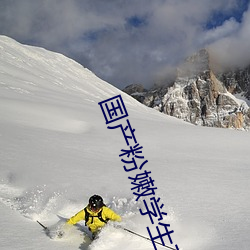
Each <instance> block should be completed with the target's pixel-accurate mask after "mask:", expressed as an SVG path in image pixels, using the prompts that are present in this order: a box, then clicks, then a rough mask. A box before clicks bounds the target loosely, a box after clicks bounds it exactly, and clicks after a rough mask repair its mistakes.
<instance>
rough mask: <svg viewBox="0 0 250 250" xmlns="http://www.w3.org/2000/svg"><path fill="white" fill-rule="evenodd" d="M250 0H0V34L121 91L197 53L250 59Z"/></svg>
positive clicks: (161, 75)
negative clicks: (208, 50) (59, 56)
mask: <svg viewBox="0 0 250 250" xmlns="http://www.w3.org/2000/svg"><path fill="white" fill-rule="evenodd" d="M249 1H250V0H0V34H2V35H7V36H9V37H12V38H14V39H16V40H17V41H19V42H22V43H25V44H30V45H36V46H41V47H44V48H47V49H49V50H52V51H57V52H61V53H63V54H65V55H66V56H69V57H70V58H73V59H75V60H76V61H78V62H80V63H81V64H82V65H83V66H84V67H87V68H89V69H90V70H91V71H93V72H94V73H95V74H96V75H98V76H99V77H100V78H102V79H104V80H106V81H108V82H110V83H111V84H113V85H115V86H117V87H119V88H124V87H125V86H126V85H128V84H131V83H142V84H144V85H145V86H147V87H148V86H149V85H150V84H152V83H153V82H156V81H160V80H161V79H164V77H166V74H167V72H168V71H169V69H171V68H173V67H174V66H176V65H177V64H178V63H179V62H180V61H181V60H183V59H184V58H186V57H187V56H189V55H191V54H192V53H194V52H195V51H197V50H199V49H201V48H204V47H208V46H210V47H212V48H213V51H214V52H216V54H217V56H218V59H219V60H222V61H223V62H224V63H228V62H231V63H232V62H233V63H236V62H237V63H239V62H240V63H249V62H250V7H249V8H248V5H249Z"/></svg>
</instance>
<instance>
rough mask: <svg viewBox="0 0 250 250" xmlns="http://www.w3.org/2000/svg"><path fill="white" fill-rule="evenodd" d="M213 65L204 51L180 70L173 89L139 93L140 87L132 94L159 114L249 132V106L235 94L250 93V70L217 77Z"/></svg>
mask: <svg viewBox="0 0 250 250" xmlns="http://www.w3.org/2000/svg"><path fill="white" fill-rule="evenodd" d="M210 64H211V60H210V55H209V52H208V50H206V49H202V50H200V51H198V52H197V53H195V54H194V55H192V56H190V57H188V58H187V59H186V60H185V61H184V62H183V64H181V65H180V66H179V67H178V69H177V76H176V79H175V81H174V82H173V84H171V86H169V85H168V86H164V85H163V86H161V87H154V88H152V89H150V90H149V91H146V90H145V89H143V91H142V87H140V90H141V91H138V86H137V91H136V92H133V91H132V92H130V95H132V96H133V97H135V98H136V99H137V100H138V101H140V102H142V103H143V104H145V105H147V106H149V107H152V108H155V109H157V110H159V111H160V112H163V113H165V114H167V115H171V116H175V117H177V118H180V119H183V120H185V121H187V122H191V123H193V124H196V125H202V126H211V127H223V128H236V129H248V128H249V127H250V109H249V106H248V105H247V103H246V102H245V101H244V100H241V99H238V98H236V97H235V96H234V95H233V94H235V93H242V94H245V96H247V93H250V91H247V89H248V87H249V85H250V83H249V82H250V81H249V80H250V77H249V76H250V74H249V71H247V70H241V71H239V72H235V71H234V72H232V71H231V72H226V73H225V72H224V73H220V74H217V73H214V71H213V70H212V68H213V67H212V65H210ZM249 70H250V67H249ZM130 89H131V87H130ZM126 92H127V91H126ZM127 93H128V92H127ZM249 96H250V94H249Z"/></svg>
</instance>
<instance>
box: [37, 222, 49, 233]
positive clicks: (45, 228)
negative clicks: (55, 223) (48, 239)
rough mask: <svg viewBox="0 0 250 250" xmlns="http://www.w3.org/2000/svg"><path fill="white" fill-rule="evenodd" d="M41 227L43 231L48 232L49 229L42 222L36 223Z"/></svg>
mask: <svg viewBox="0 0 250 250" xmlns="http://www.w3.org/2000/svg"><path fill="white" fill-rule="evenodd" d="M36 222H37V223H38V224H39V225H40V226H42V227H43V229H44V230H45V231H46V230H48V228H47V227H45V226H44V225H43V224H42V223H41V222H40V221H38V220H37V221H36Z"/></svg>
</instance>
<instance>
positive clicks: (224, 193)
mask: <svg viewBox="0 0 250 250" xmlns="http://www.w3.org/2000/svg"><path fill="white" fill-rule="evenodd" d="M117 94H122V97H123V100H124V102H125V105H126V108H127V110H128V113H129V120H130V122H131V124H132V126H133V127H134V128H135V129H136V132H135V133H136V138H137V139H138V141H139V143H140V145H142V146H143V155H144V156H145V158H146V159H147V160H148V161H149V162H148V164H147V169H148V170H150V171H152V175H153V177H154V180H155V185H156V186H157V188H158V189H157V191H156V192H157V195H158V196H159V197H161V199H162V201H163V202H164V204H165V207H164V211H166V212H168V216H166V218H164V221H167V222H169V223H170V224H171V229H172V230H174V231H175V232H174V234H172V239H173V241H174V243H175V244H178V246H179V248H180V249H183V250H196V249H197V250H198V249H199V250H200V249H202V250H213V249H220V250H230V249H232V250H234V249H242V250H248V249H249V248H250V239H249V233H250V229H249V226H250V219H249V210H250V201H249V195H250V168H249V159H250V156H249V143H250V135H249V133H248V132H243V131H234V130H223V129H214V128H204V127H196V126H192V125H190V124H187V123H184V122H181V121H180V120H177V119H174V118H172V117H168V116H165V115H163V114H160V113H158V112H157V111H155V110H152V109H149V108H147V107H145V106H142V105H141V104H140V103H138V102H136V101H135V100H134V99H133V98H131V97H129V96H127V95H126V94H124V93H122V92H120V91H119V90H118V89H116V88H114V87H113V86H111V85H110V84H108V83H106V82H104V81H102V80H101V79H99V78H98V77H96V76H95V75H94V74H93V73H92V72H90V71H89V70H87V69H85V68H83V67H82V66H81V65H79V64H77V63H76V62H74V61H72V60H70V59H68V58H66V57H64V56H63V55H60V54H56V53H53V52H49V51H46V50H44V49H42V48H36V47H30V46H24V45H21V44H19V43H17V42H16V41H14V40H12V39H10V38H8V37H4V36H0V158H1V162H0V211H1V215H2V218H1V224H0V229H1V234H0V249H60V250H62V249H68V250H69V249H83V250H84V249H89V250H97V249H98V250H104V249H109V250H112V249H116V250H117V249H121V250H131V249H134V250H139V249H143V250H149V249H153V246H152V244H151V242H148V241H146V240H144V239H140V238H139V237H136V236H134V235H131V234H129V233H127V232H125V231H123V230H121V229H115V228H114V227H113V226H112V225H108V226H107V227H106V228H105V229H104V230H103V231H102V233H101V235H100V238H99V239H97V240H96V241H95V242H93V243H91V242H90V241H89V239H88V237H86V236H84V235H83V232H82V231H83V229H82V228H84V227H79V226H75V227H72V228H71V229H69V230H68V231H67V233H66V235H65V237H64V238H63V239H50V238H49V237H47V236H46V235H45V234H44V232H43V230H42V228H41V227H40V226H39V225H38V224H37V223H36V220H40V221H42V222H44V223H45V224H46V225H48V226H50V227H52V228H53V227H54V225H56V223H61V222H60V221H59V218H58V216H57V215H59V216H62V217H65V218H68V217H70V216H72V215H73V214H75V213H76V212H78V211H79V210H80V209H82V208H83V207H84V206H85V205H86V204H87V201H88V198H89V196H90V195H92V194H94V193H97V194H100V195H102V196H103V197H104V200H105V202H106V204H107V205H108V206H110V207H111V208H112V209H113V210H115V211H116V212H117V213H119V214H121V215H122V217H123V222H122V225H123V226H124V227H126V228H129V229H131V230H134V231H136V232H137V233H140V234H143V235H145V236H148V235H147V232H146V227H147V226H150V221H149V219H148V218H147V217H146V216H141V215H140V214H139V211H138V208H139V207H140V205H141V204H140V202H139V203H137V202H135V198H134V197H133V195H132V191H131V190H130V189H131V184H130V181H129V180H128V176H129V174H128V173H126V172H125V171H124V170H123V165H122V164H121V161H120V158H119V154H120V150H121V149H122V148H124V146H125V144H124V138H123V137H122V134H121V131H119V130H108V129H107V126H106V124H105V120H104V117H103V114H102V112H101V109H100V107H99V105H98V102H100V101H103V100H105V99H107V98H110V97H113V96H115V95H117ZM80 225H82V226H83V223H80ZM165 243H166V244H168V243H169V242H167V241H166V242H165ZM158 249H163V248H161V247H158Z"/></svg>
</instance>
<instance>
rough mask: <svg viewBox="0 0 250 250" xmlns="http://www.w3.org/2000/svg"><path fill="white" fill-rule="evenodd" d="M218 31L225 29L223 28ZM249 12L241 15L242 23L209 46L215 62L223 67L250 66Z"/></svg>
mask: <svg viewBox="0 0 250 250" xmlns="http://www.w3.org/2000/svg"><path fill="white" fill-rule="evenodd" d="M226 25H227V24H225V25H223V26H222V27H220V29H223V28H224V29H227V28H226V27H225V26H226ZM249 41H250V10H249V9H248V11H246V12H245V13H244V15H243V18H242V22H241V23H238V24H237V27H236V28H235V29H232V32H229V33H227V34H226V35H225V36H224V37H222V38H221V39H215V41H214V42H213V43H211V44H210V51H211V52H212V53H213V55H214V57H215V60H216V61H217V62H218V63H219V64H222V65H224V66H225V67H235V66H238V67H241V66H242V67H244V66H247V65H249V64H250V56H249V51H250V43H249Z"/></svg>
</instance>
